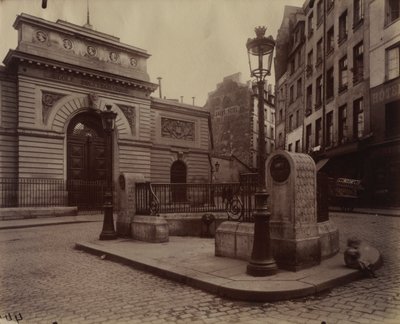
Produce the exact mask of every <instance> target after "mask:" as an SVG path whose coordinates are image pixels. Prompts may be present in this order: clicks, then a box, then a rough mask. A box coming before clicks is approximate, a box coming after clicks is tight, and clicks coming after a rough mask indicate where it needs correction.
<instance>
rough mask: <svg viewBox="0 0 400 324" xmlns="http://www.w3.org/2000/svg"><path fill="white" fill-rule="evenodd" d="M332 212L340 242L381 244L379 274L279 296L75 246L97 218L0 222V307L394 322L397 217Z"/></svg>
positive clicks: (211, 319) (95, 229) (53, 317)
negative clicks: (142, 266) (190, 279)
mask: <svg viewBox="0 0 400 324" xmlns="http://www.w3.org/2000/svg"><path fill="white" fill-rule="evenodd" d="M332 219H333V221H334V222H335V224H337V226H338V228H339V231H340V237H341V247H342V249H343V248H344V246H345V244H344V243H345V241H346V239H347V237H349V236H358V237H359V238H360V239H363V240H366V241H368V242H369V243H370V244H372V245H373V246H375V247H377V248H379V249H380V250H381V251H382V252H383V256H384V266H383V267H382V268H381V269H379V270H378V271H377V275H378V278H377V279H364V280H360V281H355V282H352V283H350V284H348V285H346V286H342V287H338V288H335V289H333V290H332V291H331V292H329V293H327V294H324V295H323V296H318V297H315V298H308V299H303V300H294V301H286V302H279V303H278V302H277V303H244V302H236V301H232V300H228V299H225V298H220V297H216V296H214V295H212V294H209V293H206V292H203V291H200V290H198V289H193V288H190V287H187V286H185V285H182V284H179V283H176V282H172V281H169V280H165V279H162V278H159V277H156V276H153V275H151V274H149V273H146V272H142V271H138V270H135V269H131V268H129V267H127V266H124V265H121V264H117V263H114V262H111V261H108V260H102V259H101V258H99V257H96V256H93V255H89V254H86V253H83V252H81V251H76V250H74V249H73V247H74V244H75V242H77V241H91V240H95V239H97V238H98V234H99V232H100V231H101V224H100V223H83V224H68V225H58V226H46V227H35V228H25V229H13V230H3V231H2V232H1V235H0V255H1V256H2V260H3V261H4V260H6V262H1V263H0V283H1V287H2V291H1V294H0V312H2V313H7V312H15V313H18V312H21V314H22V316H23V319H24V320H23V321H21V324H23V323H24V321H25V322H26V323H33V324H35V323H40V324H41V323H52V322H53V321H58V323H59V324H64V323H72V324H74V323H79V324H80V323H144V322H149V323H178V322H182V323H263V324H264V323H273V324H275V323H284V324H287V323H307V324H308V323H314V322H315V323H319V324H320V323H321V322H322V321H325V322H326V323H329V324H332V323H385V324H386V323H396V324H397V323H400V320H399V316H400V262H399V260H398V256H399V255H400V218H394V217H379V216H378V217H377V216H374V215H354V214H349V215H346V214H337V215H334V216H333V217H332ZM388 228H390V231H388ZM14 239H18V240H17V241H10V240H14ZM351 312H353V313H351ZM0 315H1V313H0ZM346 315H347V316H349V317H348V318H347V319H346V318H344V319H343V316H346ZM315 316H316V317H315Z"/></svg>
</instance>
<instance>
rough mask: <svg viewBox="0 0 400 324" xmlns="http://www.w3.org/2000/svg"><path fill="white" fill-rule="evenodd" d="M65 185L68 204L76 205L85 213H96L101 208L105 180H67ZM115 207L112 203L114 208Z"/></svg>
mask: <svg viewBox="0 0 400 324" xmlns="http://www.w3.org/2000/svg"><path fill="white" fill-rule="evenodd" d="M66 185H67V192H68V205H69V206H77V207H78V211H79V212H85V213H87V212H89V213H97V212H101V211H102V210H103V203H104V192H105V190H106V181H104V180H67V181H66ZM114 198H115V195H114ZM115 207H116V205H115V203H114V210H116V208H115Z"/></svg>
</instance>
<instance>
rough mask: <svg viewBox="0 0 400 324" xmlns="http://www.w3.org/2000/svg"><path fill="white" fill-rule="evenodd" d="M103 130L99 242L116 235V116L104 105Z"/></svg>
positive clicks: (102, 115) (102, 112)
mask: <svg viewBox="0 0 400 324" xmlns="http://www.w3.org/2000/svg"><path fill="white" fill-rule="evenodd" d="M100 115H101V121H102V124H103V129H104V132H105V135H106V147H105V159H106V189H105V191H104V205H103V208H104V219H103V230H102V231H101V233H100V240H115V239H116V238H117V233H116V232H115V229H114V219H113V190H112V183H113V167H112V165H113V163H112V162H113V153H112V143H113V133H114V128H115V118H116V117H117V114H116V113H115V112H113V111H112V110H111V105H106V109H105V110H103V111H101V112H100Z"/></svg>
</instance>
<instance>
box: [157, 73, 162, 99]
mask: <svg viewBox="0 0 400 324" xmlns="http://www.w3.org/2000/svg"><path fill="white" fill-rule="evenodd" d="M157 79H158V93H159V96H160V99H161V98H162V92H161V79H162V78H161V77H158V78H157Z"/></svg>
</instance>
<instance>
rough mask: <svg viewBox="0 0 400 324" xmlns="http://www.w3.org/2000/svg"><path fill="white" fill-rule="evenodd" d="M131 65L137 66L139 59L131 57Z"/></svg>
mask: <svg viewBox="0 0 400 324" xmlns="http://www.w3.org/2000/svg"><path fill="white" fill-rule="evenodd" d="M131 65H132V66H133V67H136V66H137V60H136V59H135V58H134V57H131Z"/></svg>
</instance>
